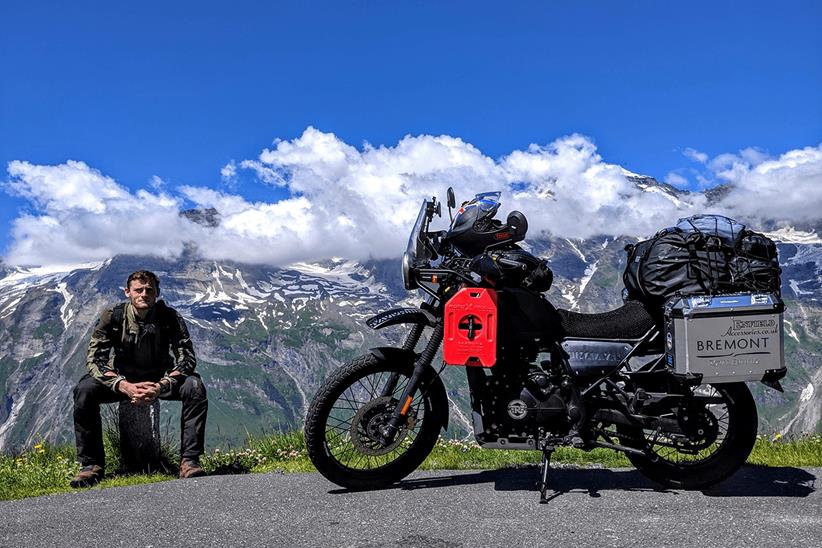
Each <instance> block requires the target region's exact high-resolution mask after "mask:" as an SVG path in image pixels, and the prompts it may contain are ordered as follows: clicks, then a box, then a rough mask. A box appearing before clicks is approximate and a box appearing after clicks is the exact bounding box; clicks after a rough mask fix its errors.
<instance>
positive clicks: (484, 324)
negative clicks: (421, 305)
mask: <svg viewBox="0 0 822 548" xmlns="http://www.w3.org/2000/svg"><path fill="white" fill-rule="evenodd" d="M442 355H443V360H445V363H447V364H449V365H469V366H481V367H491V366H493V365H494V364H495V363H497V292H496V291H494V290H493V289H477V288H473V287H472V288H469V287H466V288H463V289H460V290H459V291H458V292H457V294H456V295H454V296H453V297H452V298H451V300H450V301H448V302H447V303H445V334H444V337H443V351H442Z"/></svg>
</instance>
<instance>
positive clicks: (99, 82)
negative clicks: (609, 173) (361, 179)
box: [0, 0, 822, 258]
mask: <svg viewBox="0 0 822 548" xmlns="http://www.w3.org/2000/svg"><path fill="white" fill-rule="evenodd" d="M113 4H118V5H113ZM0 25H2V28H1V29H0V66H2V75H3V76H2V85H0V165H2V166H3V172H4V174H3V176H0V180H4V179H5V180H7V183H6V185H5V187H4V188H5V192H0V200H2V205H0V253H5V252H8V251H9V249H10V248H11V247H12V245H13V243H14V240H15V238H14V237H12V236H11V234H10V231H11V230H12V227H13V226H14V224H13V223H15V220H16V219H19V218H20V217H21V215H25V214H28V215H30V216H41V217H42V216H46V215H52V217H54V216H55V215H56V214H55V213H54V211H56V208H57V207H58V206H57V205H55V203H56V202H55V203H53V204H52V209H53V210H54V211H51V213H50V212H49V210H48V207H47V206H44V203H45V202H47V201H48V200H49V198H48V196H44V195H43V194H42V193H43V192H51V191H50V190H48V189H53V188H54V187H53V186H48V189H46V190H44V189H43V188H42V187H38V189H34V188H33V187H31V185H30V184H29V183H28V182H27V183H26V185H29V186H26V185H23V187H21V186H20V185H19V184H18V185H17V187H16V190H14V189H13V188H10V186H9V184H8V181H9V180H12V179H14V177H15V176H12V175H11V174H10V172H6V169H7V167H8V166H9V165H10V164H9V163H10V162H14V161H18V162H25V163H27V164H26V165H30V166H58V165H63V164H65V163H66V162H67V161H68V160H76V161H79V162H83V163H84V164H85V165H86V166H88V168H89V169H90V170H92V171H94V172H95V173H96V174H98V175H101V176H105V177H107V178H110V179H111V180H113V181H116V185H119V187H121V188H122V189H125V190H126V191H128V192H131V193H136V192H137V191H138V190H140V189H148V190H149V191H152V189H154V190H153V191H156V192H160V191H159V190H157V189H162V192H165V193H167V194H168V195H169V196H171V197H174V198H175V199H177V200H178V201H179V206H180V207H186V206H190V205H203V204H204V201H203V200H204V198H203V191H204V190H206V189H213V190H216V191H218V192H223V193H231V194H232V195H235V196H237V197H240V198H242V199H245V200H247V201H248V202H266V203H269V204H276V203H277V201H278V200H281V199H287V198H289V197H295V196H298V195H300V194H301V191H300V190H299V188H297V187H290V186H288V185H283V184H272V183H271V181H270V180H269V181H268V182H267V183H266V182H265V181H261V180H260V173H261V172H260V170H259V169H257V170H255V169H252V168H249V169H240V170H238V175H237V176H236V177H232V178H228V179H226V178H225V177H221V170H222V171H223V173H225V170H224V167H225V166H226V165H239V164H240V163H242V162H243V161H244V160H252V161H253V160H254V159H256V158H258V156H259V155H260V154H261V152H262V151H263V150H264V149H271V148H272V147H273V146H276V145H273V144H272V143H273V141H274V140H275V139H282V140H283V141H284V142H290V141H295V140H297V139H299V138H300V137H301V136H303V135H304V132H305V131H306V129H307V128H309V127H313V128H316V129H317V130H318V131H319V132H322V134H333V135H334V136H336V138H337V140H338V141H339V142H341V143H344V144H346V145H350V146H351V147H354V148H356V149H359V150H360V151H362V150H363V144H364V142H368V143H370V144H371V145H373V146H375V147H379V146H384V147H397V146H398V143H400V142H401V140H402V139H403V138H404V137H405V136H407V135H411V136H420V135H431V136H440V135H446V136H451V137H454V138H458V139H460V140H461V141H463V142H464V143H468V144H470V145H473V147H475V148H476V149H477V150H478V151H480V152H481V154H482V155H483V156H484V157H488V158H490V159H492V160H494V161H498V160H499V159H500V158H503V157H507V156H508V155H511V154H512V152H514V151H526V150H528V147H529V145H530V144H532V143H534V144H537V145H541V146H548V145H550V144H551V143H554V142H555V141H556V140H557V139H561V138H563V137H564V136H568V135H571V134H576V133H578V134H582V135H584V136H586V138H587V140H588V141H589V142H590V143H593V144H594V145H595V146H596V153H597V154H598V155H599V156H600V157H601V158H602V160H603V161H604V162H606V163H608V164H614V165H619V166H622V167H624V168H626V169H628V170H631V171H634V172H639V173H643V174H648V175H652V176H654V177H656V178H657V179H659V180H666V179H667V180H670V181H672V182H678V183H679V184H680V185H682V186H688V187H690V188H699V187H702V186H705V185H706V184H707V185H710V184H713V183H714V182H717V181H718V180H719V179H717V178H716V175H717V173H718V172H719V171H721V169H720V168H716V167H714V168H709V167H708V164H709V163H710V162H711V160H712V159H717V158H721V157H722V155H726V154H732V155H736V157H737V158H741V157H750V156H751V155H752V154H754V155H756V154H760V155H761V156H762V158H759V159H756V160H755V161H751V162H749V167H755V165H756V164H757V163H758V162H761V161H763V158H765V157H769V158H778V157H780V155H783V154H785V153H787V152H789V151H794V150H801V149H803V148H806V147H818V146H819V145H820V143H821V142H822V32H820V31H819V29H820V26H822V3H820V2H810V1H806V2H797V1H786V2H780V3H774V2H748V3H745V4H744V5H741V4H740V5H736V4H735V3H725V2H687V3H684V2H683V3H670V2H612V1H603V2H576V1H574V2H572V1H546V2H525V1H521V2H509V3H502V2H374V1H369V2H362V1H361V2H339V1H338V2H292V3H285V2H256V3H255V2H242V1H237V2H231V3H228V2H203V1H199V2H156V3H155V2H140V3H113V2H82V1H80V2H71V3H66V2H60V3H58V2H31V1H27V2H18V1H14V0H11V1H8V0H7V1H5V2H3V3H2V4H0ZM741 151H747V152H745V153H743V152H741ZM746 154H747V156H746ZM700 159H702V161H700ZM289 161H294V160H293V159H292V160H289ZM358 161H359V160H358ZM232 162H234V164H232ZM720 163H722V162H720ZM720 167H721V166H720ZM22 172H25V173H24V174H23V175H19V173H22ZM52 175H53V174H52ZM52 175H49V177H51V176H52ZM54 176H56V175H54ZM813 176H814V177H815V175H813ZM16 177H18V179H19V178H21V177H22V178H23V179H26V177H32V175H30V170H29V171H26V170H22V171H19V172H18V175H17V176H16ZM155 177H158V178H159V180H161V182H159V180H157V179H154V178H155ZM332 179H333V177H332ZM327 180H328V179H327ZM327 180H326V181H327ZM26 181H29V179H26ZM152 181H154V185H153V186H152ZM32 184H33V183H32ZM67 184H68V183H67ZM89 184H91V183H89ZM95 184H96V183H95ZM12 186H13V185H12ZM181 187H197V188H198V189H200V191H198V192H195V193H193V194H192V193H191V192H189V193H188V194H186V193H184V192H181V191H180V190H179V189H180V188H181ZM21 188H23V190H21ZM26 189H28V190H26ZM476 190H477V191H480V190H488V189H486V188H477V189H476ZM192 195H197V196H199V197H200V199H201V200H200V201H199V202H198V201H196V200H194V201H192ZM212 202H214V200H212ZM820 206H822V204H820ZM66 215H68V213H66ZM29 235H30V232H26V231H25V230H23V231H20V232H19V234H18V236H16V238H17V239H18V240H22V239H25V238H28V237H29ZM32 242H34V243H32V244H31V245H32V246H35V245H36V241H35V240H32ZM92 247H93V246H92ZM80 255H82V253H80V254H79V255H77V257H80ZM91 255H94V253H91ZM91 255H90V257H91ZM12 256H20V257H22V256H25V254H16V255H15V254H14V253H12ZM67 258H68V257H67ZM91 258H94V257H91ZM292 258H293V257H292Z"/></svg>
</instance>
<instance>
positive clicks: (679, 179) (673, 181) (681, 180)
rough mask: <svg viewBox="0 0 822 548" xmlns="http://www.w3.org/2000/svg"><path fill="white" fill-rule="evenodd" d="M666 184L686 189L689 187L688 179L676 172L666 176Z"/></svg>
mask: <svg viewBox="0 0 822 548" xmlns="http://www.w3.org/2000/svg"><path fill="white" fill-rule="evenodd" d="M665 182H666V183H668V184H669V185H671V186H674V187H677V188H686V187H687V186H688V179H687V178H685V177H683V176H682V175H680V174H679V173H677V172H675V171H670V172H668V174H667V175H666V176H665Z"/></svg>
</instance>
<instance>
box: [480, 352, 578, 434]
mask: <svg viewBox="0 0 822 548" xmlns="http://www.w3.org/2000/svg"><path fill="white" fill-rule="evenodd" d="M486 382H487V384H486V386H487V387H488V389H489V390H488V392H487V393H486V398H485V401H483V405H482V408H483V413H482V414H483V426H484V432H483V433H482V435H481V436H478V440H479V439H480V438H481V442H482V443H495V442H498V443H499V445H500V446H502V444H504V443H507V444H508V445H514V444H521V443H526V442H528V440H536V439H538V437H539V430H540V429H543V430H544V431H545V432H551V433H553V434H555V435H560V434H562V433H564V432H566V431H567V430H568V410H567V398H566V396H565V394H564V392H566V389H564V388H563V387H562V378H561V377H560V376H558V375H551V374H549V373H546V372H545V371H543V370H541V369H538V368H532V369H530V370H528V371H527V372H519V373H515V372H512V371H507V372H502V371H497V372H495V374H493V375H492V376H490V377H488V378H487V381H486Z"/></svg>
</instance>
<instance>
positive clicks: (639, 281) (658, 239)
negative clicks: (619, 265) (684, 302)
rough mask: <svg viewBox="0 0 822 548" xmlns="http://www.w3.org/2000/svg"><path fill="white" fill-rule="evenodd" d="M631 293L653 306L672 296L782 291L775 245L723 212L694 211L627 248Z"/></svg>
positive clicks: (627, 283) (627, 282) (626, 276)
mask: <svg viewBox="0 0 822 548" xmlns="http://www.w3.org/2000/svg"><path fill="white" fill-rule="evenodd" d="M625 251H626V252H627V253H628V263H627V265H626V267H625V272H624V274H623V281H624V283H625V288H626V290H627V292H628V297H629V298H631V299H637V300H640V301H643V302H645V303H648V304H650V305H654V306H660V305H662V304H663V303H664V302H665V301H666V300H667V299H668V298H669V297H671V296H673V295H675V294H680V295H713V294H722V293H735V292H744V291H757V292H771V293H777V294H778V293H779V289H780V277H779V274H780V269H779V261H778V258H777V254H776V245H775V244H774V243H773V241H771V240H770V239H769V238H767V237H766V236H764V235H762V234H759V233H757V232H753V231H751V230H748V229H747V228H745V226H744V225H742V224H740V223H738V222H736V221H734V220H733V219H729V218H727V217H723V216H720V215H696V216H694V217H689V218H687V219H681V220H680V221H679V223H677V226H675V227H670V228H665V229H663V230H660V231H659V232H657V233H656V235H654V237H653V238H651V239H650V240H645V241H641V242H639V243H637V244H632V245H628V246H626V247H625Z"/></svg>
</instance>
